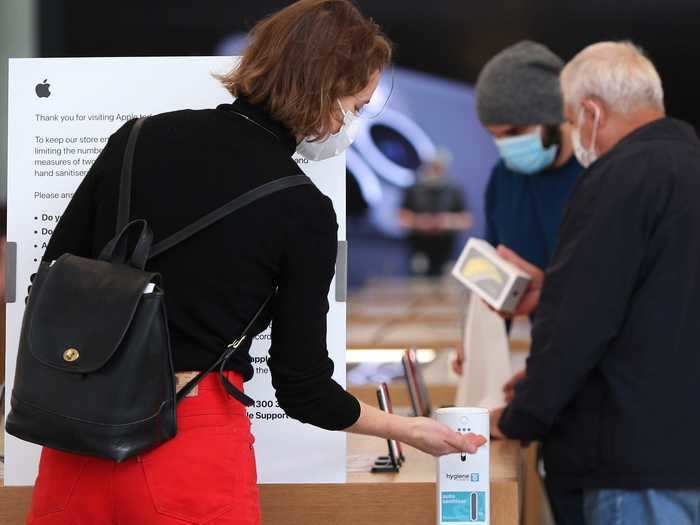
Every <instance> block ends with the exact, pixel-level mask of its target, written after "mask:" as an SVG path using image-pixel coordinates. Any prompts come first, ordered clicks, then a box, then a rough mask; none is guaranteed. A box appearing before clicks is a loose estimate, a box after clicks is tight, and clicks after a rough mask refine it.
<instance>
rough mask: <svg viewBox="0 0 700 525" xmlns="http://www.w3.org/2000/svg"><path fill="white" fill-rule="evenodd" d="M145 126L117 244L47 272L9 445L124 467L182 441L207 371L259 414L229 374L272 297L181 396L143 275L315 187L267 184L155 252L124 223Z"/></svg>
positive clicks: (125, 169) (299, 181)
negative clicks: (274, 197) (189, 405)
mask: <svg viewBox="0 0 700 525" xmlns="http://www.w3.org/2000/svg"><path fill="white" fill-rule="evenodd" d="M143 122H144V119H139V120H137V121H136V122H135V123H134V126H133V128H132V130H131V132H130V135H129V139H128V142H127V146H126V149H125V152H124V160H123V164H122V172H121V182H120V195H119V212H118V219H117V231H118V234H117V236H116V237H115V238H114V239H112V240H111V241H110V242H109V243H108V244H107V246H105V248H104V249H103V250H102V253H101V254H100V255H99V257H98V258H96V259H89V258H85V257H78V256H75V255H70V254H65V255H62V256H61V257H59V258H58V259H57V260H56V261H54V262H51V263H49V262H42V263H41V265H40V267H39V270H38V272H37V275H36V278H35V279H34V282H33V285H32V289H31V292H30V294H29V300H28V302H27V306H26V310H25V313H24V319H23V322H22V331H21V335H20V342H19V352H18V357H17V366H16V370H15V382H14V388H13V391H12V397H11V411H10V413H9V415H8V417H7V425H6V428H7V432H8V433H9V434H12V435H13V436H16V437H18V438H20V439H23V440H25V441H30V442H32V443H37V444H40V445H44V446H46V447H50V448H55V449H59V450H63V451H66V452H73V453H77V454H87V455H93V456H99V457H103V458H107V459H112V460H115V461H123V460H124V459H126V458H129V457H131V456H134V455H137V454H140V453H143V452H145V451H147V450H149V449H151V448H153V447H155V446H157V445H159V444H161V443H163V442H164V441H167V440H168V439H171V438H173V437H174V436H175V434H176V432H177V423H176V418H175V407H176V405H177V403H178V402H179V401H180V400H181V399H182V398H184V397H185V396H186V395H187V394H188V393H189V392H190V391H191V390H192V389H193V388H194V387H195V385H197V383H199V381H201V380H202V379H203V377H204V376H205V375H206V374H207V373H209V372H212V371H214V370H217V369H218V373H219V377H220V379H221V382H222V384H223V386H224V388H226V390H227V391H228V393H229V394H231V395H232V396H234V397H235V398H236V399H238V400H239V401H241V402H242V403H244V404H245V405H246V406H250V405H251V404H252V403H253V401H252V400H251V399H250V398H249V397H247V396H246V395H245V394H244V393H243V392H241V391H240V390H238V389H237V388H236V387H235V386H233V385H232V384H231V383H230V382H229V381H228V380H227V379H226V377H225V376H224V375H223V373H222V372H223V369H224V366H225V364H226V362H227V361H228V360H229V358H230V357H231V356H232V355H233V353H234V352H235V351H236V349H237V348H238V347H239V346H240V344H241V343H242V342H243V341H244V340H245V339H246V338H247V337H248V335H249V330H250V329H251V327H252V326H253V324H254V323H255V322H256V320H257V319H258V317H259V316H260V314H261V313H262V311H263V310H264V309H265V307H266V306H267V304H268V303H269V301H270V300H271V299H272V297H273V296H274V292H273V293H272V294H271V295H270V296H269V297H268V298H267V299H266V301H265V302H264V304H263V305H262V306H261V307H260V309H259V310H258V312H257V313H256V315H255V316H254V318H253V319H252V320H251V321H250V323H249V324H248V326H247V327H246V328H245V329H244V330H243V332H242V333H241V334H240V336H239V338H238V339H236V341H234V342H233V343H231V344H230V345H229V346H228V347H227V348H226V349H224V351H223V352H222V354H221V356H220V357H219V358H218V359H217V360H216V361H215V362H214V363H212V365H211V366H210V367H209V368H208V369H207V370H204V371H202V372H201V373H200V374H198V375H197V376H196V377H195V378H193V379H192V380H191V381H190V382H189V383H187V384H186V385H185V386H184V387H183V388H182V390H180V391H179V392H178V393H177V394H176V391H175V374H174V370H173V363H172V356H171V351H170V342H169V336H168V320H167V316H166V312H165V301H164V291H163V289H162V287H161V285H160V276H159V275H158V274H156V273H153V272H149V271H148V270H146V269H145V267H146V263H147V261H148V259H149V258H152V257H155V256H156V255H159V254H161V253H163V252H164V251H165V250H167V249H169V248H171V247H173V246H175V245H176V244H178V243H180V242H182V241H184V240H186V239H187V238H189V237H190V236H192V235H194V234H195V233H197V232H199V231H200V230H202V229H204V228H206V227H207V226H209V225H211V224H213V223H215V222H216V221H218V220H220V219H222V218H223V217H225V216H227V215H229V214H230V213H232V212H234V211H236V210H238V209H240V208H242V207H243V206H246V205H248V204H251V203H252V202H254V201H255V200H257V199H260V198H262V197H265V196H267V195H270V194H272V193H274V192H277V191H281V190H283V189H286V188H291V187H294V186H299V185H303V184H311V181H310V180H309V179H308V178H307V177H306V176H304V175H295V176H291V177H284V178H281V179H278V180H276V181H273V182H270V183H268V184H265V185H263V186H260V187H258V188H256V189H254V190H252V191H250V192H248V193H245V194H244V195H242V196H240V197H238V198H236V199H234V200H232V201H231V202H229V203H228V204H226V205H224V206H222V207H221V208H219V209H217V210H215V211H213V212H211V213H209V214H207V215H206V216H204V217H202V218H201V219H199V220H197V221H196V222H195V223H193V224H191V225H189V226H187V227H186V228H184V229H182V230H180V231H178V232H176V233H175V234H173V235H172V236H170V237H168V238H166V239H164V240H162V241H160V242H158V243H157V244H155V245H154V246H151V244H152V240H153V234H152V233H151V230H150V228H149V227H148V224H147V223H146V221H144V220H135V221H132V222H129V223H128V224H127V222H128V217H129V208H130V193H131V171H132V167H133V157H134V150H135V147H136V139H137V137H138V134H139V130H140V129H141V127H142V125H143ZM132 246H133V248H131V247H132ZM151 285H152V286H151ZM150 288H153V290H152V291H150Z"/></svg>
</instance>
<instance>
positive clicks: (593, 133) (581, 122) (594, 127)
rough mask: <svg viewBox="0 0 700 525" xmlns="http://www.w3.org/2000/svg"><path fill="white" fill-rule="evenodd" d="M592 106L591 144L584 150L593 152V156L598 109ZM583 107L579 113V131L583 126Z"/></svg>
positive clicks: (598, 123) (598, 118)
mask: <svg viewBox="0 0 700 525" xmlns="http://www.w3.org/2000/svg"><path fill="white" fill-rule="evenodd" d="M591 104H593V110H594V113H595V115H594V116H593V129H592V130H591V143H590V144H589V145H588V148H586V149H587V150H588V151H591V152H593V155H597V154H596V148H595V140H596V139H597V138H598V126H599V125H600V108H598V104H595V103H593V102H591ZM584 109H585V108H584V107H583V106H581V113H580V116H579V119H578V120H579V122H578V127H579V129H581V126H582V125H583V114H584V113H583V112H584Z"/></svg>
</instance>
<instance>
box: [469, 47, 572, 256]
mask: <svg viewBox="0 0 700 525" xmlns="http://www.w3.org/2000/svg"><path fill="white" fill-rule="evenodd" d="M563 66H564V62H563V61H562V59H561V58H559V57H558V56H557V55H555V54H554V53H552V52H551V51H550V50H549V49H547V48H546V47H545V46H543V45H541V44H538V43H535V42H529V41H523V42H520V43H518V44H515V45H513V46H510V47H508V48H506V49H504V50H503V51H501V52H500V53H498V54H497V55H496V56H494V57H493V58H492V59H491V60H490V61H489V62H488V63H487V64H486V65H485V66H484V68H483V69H482V70H481V73H480V74H479V78H478V80H477V83H476V107H477V112H478V115H479V120H481V123H482V124H483V125H484V127H486V129H487V130H488V131H489V132H490V133H491V134H492V135H493V136H494V139H495V142H496V147H497V148H498V150H499V153H500V155H501V160H500V161H499V162H498V163H497V164H496V165H495V166H494V168H493V170H492V172H491V178H490V180H489V183H488V187H487V191H486V207H485V208H486V219H487V233H486V238H487V240H488V241H489V242H490V243H491V244H493V245H494V246H496V245H499V244H504V245H506V246H508V247H509V248H511V249H512V250H514V251H515V252H516V253H518V254H519V255H520V256H521V257H523V258H524V259H526V260H528V261H530V262H531V263H533V264H536V265H538V266H540V267H544V266H546V264H547V263H548V262H549V259H550V258H551V256H552V253H553V251H554V245H555V240H556V235H557V230H558V229H559V224H560V222H561V220H562V216H563V212H564V207H565V205H566V203H567V201H568V198H569V195H570V193H571V190H572V188H573V185H574V183H575V182H576V179H577V177H578V175H579V174H580V173H581V171H582V170H583V168H582V167H581V165H580V164H579V163H578V161H577V160H576V158H575V157H574V156H573V148H572V145H571V127H570V125H569V124H567V123H566V122H565V121H566V119H565V118H564V111H563V103H562V98H561V89H560V87H559V73H560V72H561V69H562V67H563Z"/></svg>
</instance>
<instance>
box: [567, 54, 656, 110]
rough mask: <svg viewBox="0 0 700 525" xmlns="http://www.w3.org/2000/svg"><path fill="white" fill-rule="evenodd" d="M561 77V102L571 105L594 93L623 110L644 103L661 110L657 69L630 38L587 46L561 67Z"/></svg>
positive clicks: (613, 108) (634, 108)
mask: <svg viewBox="0 0 700 525" xmlns="http://www.w3.org/2000/svg"><path fill="white" fill-rule="evenodd" d="M560 81H561V89H562V94H563V96H564V103H565V104H570V105H572V106H574V107H578V105H579V104H580V103H581V99H583V98H585V97H590V96H595V97H598V98H600V99H601V100H603V101H604V102H605V103H606V104H607V105H608V106H610V108H611V109H612V110H613V111H616V112H619V113H622V114H628V113H631V112H634V111H636V110H638V109H641V108H644V107H653V108H655V109H658V110H660V111H664V90H663V87H662V86H661V78H660V77H659V73H658V72H657V71H656V68H655V67H654V64H652V63H651V60H649V59H648V58H647V57H646V55H645V54H644V51H642V50H641V49H640V48H639V47H637V46H635V45H634V44H633V43H631V42H600V43H598V44H593V45H590V46H588V47H587V48H585V49H584V50H583V51H581V52H580V53H579V54H578V55H576V56H575V57H574V58H573V59H572V60H571V62H569V63H568V64H567V65H566V66H565V67H564V69H563V70H562V72H561V76H560Z"/></svg>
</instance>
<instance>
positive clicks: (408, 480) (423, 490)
mask: <svg viewBox="0 0 700 525" xmlns="http://www.w3.org/2000/svg"><path fill="white" fill-rule="evenodd" d="M490 446H491V525H518V523H519V519H520V505H521V503H520V498H521V494H520V478H521V474H520V446H519V444H518V443H516V442H513V441H494V442H492V443H491V445H490ZM348 454H349V460H350V461H351V462H352V461H356V460H357V459H358V458H359V459H362V460H364V459H366V460H367V461H368V462H369V461H371V460H372V459H373V458H374V457H376V456H378V455H383V454H386V444H385V442H384V441H382V440H379V439H377V438H372V437H366V436H355V435H350V436H348ZM404 454H405V455H406V463H405V465H404V466H403V467H402V469H401V472H400V473H398V474H370V473H369V472H350V473H349V474H348V483H345V484H319V485H312V484H296V485H293V484H292V485H261V486H260V501H261V506H262V514H263V521H262V523H263V525H279V524H280V523H295V524H296V523H299V524H304V525H315V524H319V525H321V524H322V525H325V524H327V523H333V525H357V524H358V523H362V524H374V523H376V524H381V525H392V524H401V525H411V524H416V525H425V524H431V523H434V522H435V501H436V497H435V460H434V459H433V458H432V457H430V456H428V455H427V454H424V453H422V452H420V451H418V450H415V449H413V448H411V447H406V446H404ZM31 491H32V488H31V487H3V488H0V523H2V524H3V525H20V524H22V523H24V517H25V515H26V512H27V508H28V506H29V501H30V498H31Z"/></svg>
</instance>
